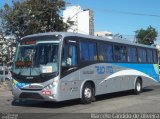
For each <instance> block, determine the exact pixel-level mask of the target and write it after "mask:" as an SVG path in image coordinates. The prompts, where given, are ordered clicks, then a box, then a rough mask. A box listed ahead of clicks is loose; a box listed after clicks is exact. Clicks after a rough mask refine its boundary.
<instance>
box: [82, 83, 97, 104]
mask: <svg viewBox="0 0 160 119" xmlns="http://www.w3.org/2000/svg"><path fill="white" fill-rule="evenodd" d="M93 99H95V98H94V88H93V86H92V85H91V83H85V84H84V86H83V89H82V97H81V103H82V104H90V103H91V102H92V101H93Z"/></svg>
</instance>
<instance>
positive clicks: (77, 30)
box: [69, 9, 89, 32]
mask: <svg viewBox="0 0 160 119" xmlns="http://www.w3.org/2000/svg"><path fill="white" fill-rule="evenodd" d="M88 10H89V9H83V10H81V11H78V12H76V13H75V14H74V15H73V16H72V17H71V18H70V17H69V20H72V19H73V18H74V17H75V16H77V15H78V14H79V13H81V12H84V11H88ZM74 31H76V32H78V18H76V30H75V29H74ZM74 31H73V32H74Z"/></svg>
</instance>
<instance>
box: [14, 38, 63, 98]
mask: <svg viewBox="0 0 160 119" xmlns="http://www.w3.org/2000/svg"><path fill="white" fill-rule="evenodd" d="M60 41H61V36H60V35H46V36H45V35H43V36H38V35H37V36H31V37H30V36H29V37H24V38H22V40H21V41H20V43H19V44H18V47H17V51H16V56H15V61H14V68H13V72H12V77H13V89H12V93H13V95H14V98H15V99H32V100H33V99H36V100H48V101H50V100H55V98H56V87H57V82H58V80H59V76H58V74H59V67H58V65H59V62H58V61H59V49H60Z"/></svg>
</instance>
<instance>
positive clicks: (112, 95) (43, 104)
mask: <svg viewBox="0 0 160 119" xmlns="http://www.w3.org/2000/svg"><path fill="white" fill-rule="evenodd" d="M152 90H153V89H150V88H144V89H143V92H142V94H143V93H147V92H150V91H152ZM129 95H134V93H133V91H123V92H116V93H110V94H104V95H100V96H96V101H103V100H107V99H112V98H117V97H124V96H129ZM126 98H127V97H126ZM79 104H81V103H80V100H79V99H75V100H69V101H63V102H42V101H29V100H23V101H12V105H13V106H24V107H40V108H62V107H67V106H75V105H79Z"/></svg>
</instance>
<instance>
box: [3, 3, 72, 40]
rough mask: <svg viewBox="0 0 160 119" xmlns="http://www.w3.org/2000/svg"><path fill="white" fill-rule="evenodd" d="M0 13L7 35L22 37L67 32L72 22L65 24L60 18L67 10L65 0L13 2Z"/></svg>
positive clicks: (6, 5)
mask: <svg viewBox="0 0 160 119" xmlns="http://www.w3.org/2000/svg"><path fill="white" fill-rule="evenodd" d="M12 3H13V5H12V6H9V5H8V4H5V5H4V8H3V9H1V11H0V17H1V18H2V23H3V25H2V26H3V28H4V29H5V33H9V34H12V35H15V37H16V38H18V39H19V38H21V37H22V36H25V35H28V34H33V33H40V32H53V31H66V30H67V29H68V28H69V27H70V25H71V24H72V22H71V21H68V23H64V22H63V18H62V17H61V16H60V13H61V10H64V8H65V2H64V1H63V0H13V2H12Z"/></svg>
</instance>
